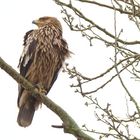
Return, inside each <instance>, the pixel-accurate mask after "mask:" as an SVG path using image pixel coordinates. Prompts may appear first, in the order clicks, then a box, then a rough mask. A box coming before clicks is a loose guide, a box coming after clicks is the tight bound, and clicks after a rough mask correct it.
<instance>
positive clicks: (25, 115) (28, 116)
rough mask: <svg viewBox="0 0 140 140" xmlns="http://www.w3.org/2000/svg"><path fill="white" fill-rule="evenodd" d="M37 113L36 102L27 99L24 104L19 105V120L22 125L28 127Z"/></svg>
mask: <svg viewBox="0 0 140 140" xmlns="http://www.w3.org/2000/svg"><path fill="white" fill-rule="evenodd" d="M34 113H35V102H32V101H30V100H27V101H26V103H25V104H24V105H22V106H21V107H19V113H18V117H17V122H18V124H19V125H20V126H22V127H27V126H29V125H30V124H31V122H32V120H33V116H34Z"/></svg>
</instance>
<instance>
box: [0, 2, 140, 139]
mask: <svg viewBox="0 0 140 140" xmlns="http://www.w3.org/2000/svg"><path fill="white" fill-rule="evenodd" d="M82 8H84V7H81V9H82ZM85 11H86V12H87V15H88V16H93V17H94V18H95V19H96V21H97V22H98V23H99V24H101V25H102V24H103V25H104V26H107V28H109V26H110V25H112V23H110V22H109V21H110V20H112V19H113V15H112V14H111V13H110V12H108V13H106V15H108V16H109V18H108V20H106V21H104V22H103V21H102V20H101V19H100V18H99V17H100V16H103V15H104V13H102V12H101V13H98V16H97V14H96V13H92V14H90V13H91V12H90V9H85ZM41 16H55V17H57V18H58V19H59V20H60V21H61V22H62V25H63V31H64V38H65V39H66V40H67V42H68V44H69V48H70V50H71V51H72V52H74V54H75V55H73V56H72V57H71V58H70V59H69V60H67V62H69V63H70V65H71V66H73V65H74V66H77V68H78V69H79V70H80V71H81V72H83V73H85V74H87V75H90V74H91V75H95V74H96V73H99V72H103V69H104V68H105V67H107V66H109V65H111V64H112V63H111V61H110V62H109V56H110V54H111V53H112V50H110V49H107V48H105V47H102V45H103V44H102V43H99V42H98V44H97V43H95V44H94V46H93V47H88V41H86V39H84V38H81V35H80V33H74V32H71V31H70V30H69V28H68V27H67V26H66V24H65V23H64V21H63V20H62V18H61V17H62V15H61V14H60V9H59V7H58V6H57V5H56V4H55V3H54V2H53V1H51V0H24V1H19V0H12V1H9V0H4V1H1V2H0V17H1V20H0V21H1V22H0V38H1V39H0V43H1V46H0V56H1V57H2V58H3V59H4V60H5V61H6V62H7V63H9V64H10V65H11V66H12V67H13V68H15V69H16V70H18V69H17V65H18V60H19V57H20V54H21V52H22V49H23V47H22V43H23V36H24V34H25V33H26V32H27V31H28V30H30V29H33V28H36V27H35V25H32V20H34V19H37V18H38V17H41ZM123 18H124V17H123V16H122V17H120V20H122V19H123ZM124 24H125V23H124V22H121V24H120V23H119V24H118V28H119V29H120V28H121V26H122V25H124ZM119 26H120V27H119ZM131 26H133V25H130V27H131ZM132 28H133V27H132ZM132 28H130V30H128V33H131V32H132V31H131V29H132ZM119 29H118V30H119ZM110 30H113V29H111V28H110ZM134 30H135V29H133V31H134ZM126 34H127V33H126ZM124 37H125V35H124ZM132 37H133V35H132ZM87 47H88V49H87ZM95 47H96V49H95ZM105 52H106V53H105ZM99 56H100V59H98V61H97V57H99ZM97 66H98V67H97ZM71 82H72V81H71V80H69V79H68V76H67V75H66V74H64V73H60V75H59V78H58V80H57V82H56V83H55V84H54V86H53V88H52V90H51V91H50V93H49V95H48V96H49V97H50V98H51V99H52V100H53V101H55V102H56V103H57V104H59V105H60V106H61V107H63V108H64V109H65V110H66V111H67V112H68V113H69V114H70V115H71V116H72V117H73V118H74V119H75V120H76V121H77V123H78V124H79V126H81V125H83V124H88V126H89V127H91V128H94V129H95V128H98V127H100V126H99V125H98V122H96V119H95V118H94V110H93V108H87V107H86V106H85V105H84V103H85V101H86V100H85V99H83V98H82V97H81V96H80V95H79V94H74V90H73V89H71V88H70V86H69V85H70V84H71ZM0 85H1V90H0V91H1V93H0V111H1V113H0V114H1V115H0V130H1V134H0V139H4V140H8V139H13V140H18V139H19V138H20V140H25V139H26V140H28V139H34V140H38V139H40V140H46V139H52V140H54V139H67V140H75V138H74V137H73V136H71V135H69V134H64V133H63V130H61V129H54V128H52V127H51V125H61V123H62V122H61V120H60V119H59V118H58V117H57V116H56V115H55V114H54V113H53V112H51V111H50V110H49V109H48V108H46V107H45V106H42V108H41V109H39V110H38V111H36V113H35V116H34V120H33V122H32V125H31V126H30V127H28V128H21V127H19V126H18V124H17V122H16V118H17V114H18V108H17V104H16V102H17V94H18V91H17V83H16V82H15V81H14V80H13V79H12V78H11V77H10V76H9V75H7V74H6V73H5V72H3V71H2V70H0ZM138 86H139V84H137V85H136V88H137V87H138ZM114 88H116V89H118V90H115V91H114ZM120 90H122V88H121V86H119V85H115V86H112V87H111V88H107V89H105V90H104V93H102V91H100V92H99V95H98V96H99V97H100V96H101V97H102V96H104V95H106V96H104V97H102V98H101V99H102V100H101V101H102V104H104V103H106V102H107V101H112V100H113V102H114V104H113V106H114V108H115V111H116V113H118V111H119V114H121V112H120V107H121V109H122V110H125V109H126V108H125V107H123V106H118V104H117V105H116V104H115V102H116V103H117V102H118V101H119V102H120V103H121V102H124V98H125V94H121V95H120V96H119V97H118V92H119V91H120ZM134 90H136V89H134ZM134 90H133V91H134ZM112 91H113V96H112ZM135 92H137V90H136V91H135ZM103 94H104V95H103ZM95 96H96V95H95ZM116 98H117V99H118V100H116ZM122 115H123V112H122Z"/></svg>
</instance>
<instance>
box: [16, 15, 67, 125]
mask: <svg viewBox="0 0 140 140" xmlns="http://www.w3.org/2000/svg"><path fill="white" fill-rule="evenodd" d="M33 24H36V25H37V27H38V28H37V29H34V30H31V31H28V32H27V33H26V35H25V36H24V43H23V45H24V49H23V52H22V55H21V57H20V61H19V68H20V74H21V75H22V76H23V77H25V78H26V79H27V80H29V81H30V82H31V83H32V84H33V85H35V86H36V85H39V86H40V87H41V88H43V89H44V90H46V94H48V92H49V90H50V89H51V87H52V85H53V83H54V82H55V80H56V78H57V75H58V72H59V70H60V68H61V67H62V64H63V62H64V61H65V59H66V58H68V57H69V55H70V51H69V50H68V46H67V42H66V41H65V40H64V39H63V37H62V26H61V23H60V22H59V21H58V20H57V19H56V18H55V17H48V16H47V17H41V18H39V19H38V20H34V21H33ZM28 92H29V91H28V90H26V89H24V87H22V85H20V84H19V94H18V101H17V103H18V107H19V113H18V117H17V122H18V124H19V125H20V126H22V127H27V126H29V125H30V124H31V122H32V119H33V116H34V112H35V110H36V109H37V108H38V106H39V104H40V103H41V101H40V100H39V99H37V98H35V97H34V96H32V95H31V94H28Z"/></svg>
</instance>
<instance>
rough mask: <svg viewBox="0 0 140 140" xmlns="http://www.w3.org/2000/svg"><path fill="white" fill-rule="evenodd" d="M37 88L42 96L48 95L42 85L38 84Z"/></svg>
mask: <svg viewBox="0 0 140 140" xmlns="http://www.w3.org/2000/svg"><path fill="white" fill-rule="evenodd" d="M35 87H36V89H37V91H38V92H39V94H41V95H42V94H44V95H45V94H46V92H47V91H46V90H45V89H44V86H43V85H42V84H41V83H38V84H36V85H35Z"/></svg>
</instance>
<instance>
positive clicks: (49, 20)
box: [32, 16, 62, 30]
mask: <svg viewBox="0 0 140 140" xmlns="http://www.w3.org/2000/svg"><path fill="white" fill-rule="evenodd" d="M32 23H33V24H35V25H37V26H38V28H40V27H43V26H45V25H53V26H55V27H57V28H59V29H60V30H62V26H61V23H60V22H59V20H58V19H57V18H55V17H48V16H45V17H40V18H39V19H37V20H33V22H32Z"/></svg>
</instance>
